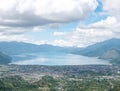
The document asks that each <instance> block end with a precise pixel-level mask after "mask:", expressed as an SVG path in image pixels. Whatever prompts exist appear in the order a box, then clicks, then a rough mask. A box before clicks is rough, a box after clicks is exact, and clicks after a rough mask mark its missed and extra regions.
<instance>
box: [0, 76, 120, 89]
mask: <svg viewBox="0 0 120 91" xmlns="http://www.w3.org/2000/svg"><path fill="white" fill-rule="evenodd" d="M119 90H120V80H118V79H116V80H108V79H96V78H88V79H77V78H76V79H75V78H53V77H51V76H43V77H42V78H41V79H40V80H39V81H37V82H33V83H29V82H27V81H25V80H24V79H23V78H21V77H19V76H11V77H5V78H1V79H0V91H119Z"/></svg>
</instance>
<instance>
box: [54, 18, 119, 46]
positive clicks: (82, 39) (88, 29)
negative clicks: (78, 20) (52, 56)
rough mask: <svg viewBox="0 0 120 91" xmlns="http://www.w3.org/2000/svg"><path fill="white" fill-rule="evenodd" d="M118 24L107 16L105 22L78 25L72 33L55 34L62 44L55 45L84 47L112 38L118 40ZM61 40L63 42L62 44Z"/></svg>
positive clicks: (114, 19)
mask: <svg viewBox="0 0 120 91" xmlns="http://www.w3.org/2000/svg"><path fill="white" fill-rule="evenodd" d="M118 23H119V22H118V21H117V20H116V18H115V17H109V16H108V17H107V18H106V19H105V20H101V21H98V22H95V23H92V24H89V25H80V26H78V27H77V28H76V29H75V30H74V31H72V32H55V33H54V35H55V36H60V37H61V40H60V41H59V40H58V41H59V42H60V43H62V44H60V43H56V44H60V46H69V45H70V46H78V47H85V46H88V45H92V44H94V43H96V42H100V41H104V40H106V39H111V38H113V37H116V38H120V36H119V35H120V31H119V29H120V24H118ZM62 39H63V40H64V42H62V41H63V40H62ZM56 41H57V40H56ZM67 44H69V45H67Z"/></svg>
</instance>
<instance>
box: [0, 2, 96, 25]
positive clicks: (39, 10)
mask: <svg viewBox="0 0 120 91" xmlns="http://www.w3.org/2000/svg"><path fill="white" fill-rule="evenodd" d="M85 6H86V7H85ZM96 7H97V1H96V0H0V12H1V13H0V18H1V19H2V20H3V21H1V22H0V25H4V26H11V27H31V26H40V25H44V24H51V23H53V24H54V23H66V22H72V21H76V20H81V19H84V18H85V17H86V16H87V15H88V14H89V13H91V12H92V11H94V10H95V9H96ZM8 14H9V15H8ZM10 23H11V24H10Z"/></svg>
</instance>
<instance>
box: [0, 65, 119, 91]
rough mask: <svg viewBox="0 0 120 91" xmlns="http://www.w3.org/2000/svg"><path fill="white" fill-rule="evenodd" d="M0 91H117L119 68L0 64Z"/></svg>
mask: <svg viewBox="0 0 120 91" xmlns="http://www.w3.org/2000/svg"><path fill="white" fill-rule="evenodd" d="M0 91H120V66H117V65H83V66H37V65H21V66H20V65H0Z"/></svg>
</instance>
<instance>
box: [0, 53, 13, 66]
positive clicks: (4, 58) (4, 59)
mask: <svg viewBox="0 0 120 91" xmlns="http://www.w3.org/2000/svg"><path fill="white" fill-rule="evenodd" d="M11 60H12V58H11V57H9V56H8V55H5V54H3V53H2V52H0V64H8V63H10V62H11Z"/></svg>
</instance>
